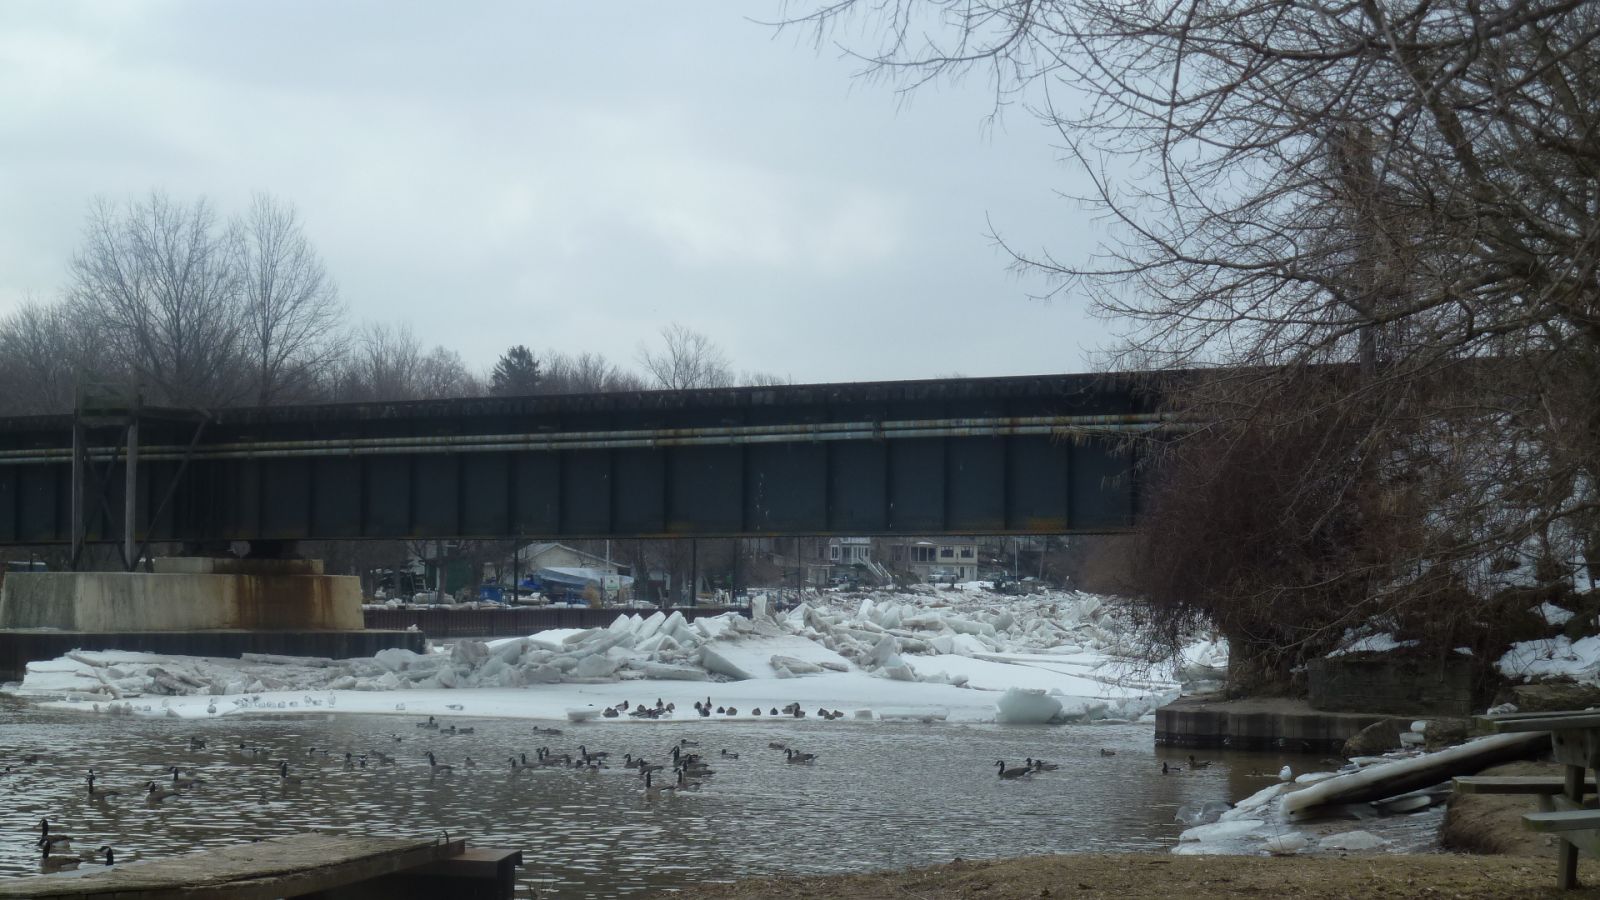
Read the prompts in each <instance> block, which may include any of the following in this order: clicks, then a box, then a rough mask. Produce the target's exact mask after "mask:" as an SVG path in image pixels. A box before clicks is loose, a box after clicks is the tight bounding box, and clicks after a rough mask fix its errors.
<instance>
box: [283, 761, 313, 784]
mask: <svg viewBox="0 0 1600 900" xmlns="http://www.w3.org/2000/svg"><path fill="white" fill-rule="evenodd" d="M306 778H307V776H305V775H290V774H289V761H288V760H284V761H282V762H280V763H278V783H279V784H283V785H290V784H304V783H305V780H306Z"/></svg>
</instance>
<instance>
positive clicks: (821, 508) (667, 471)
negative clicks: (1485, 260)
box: [0, 375, 1170, 545]
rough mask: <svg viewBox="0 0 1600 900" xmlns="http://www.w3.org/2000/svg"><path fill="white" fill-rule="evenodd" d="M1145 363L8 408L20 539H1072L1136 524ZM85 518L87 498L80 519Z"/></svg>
mask: <svg viewBox="0 0 1600 900" xmlns="http://www.w3.org/2000/svg"><path fill="white" fill-rule="evenodd" d="M1156 401H1157V393H1156V391H1155V389H1153V388H1152V387H1151V386H1150V385H1148V384H1145V383H1142V382H1141V381H1140V380H1139V379H1138V378H1137V377H1135V376H1128V375H1042V376H1030V377H1022V378H974V379H944V380H935V381H910V382H877V383H857V384H833V385H828V384H821V385H781V386H776V387H759V388H756V387H748V388H729V389H720V390H699V391H649V392H635V393H624V394H591V395H568V396H533V397H492V398H470V399H461V400H443V401H419V402H407V403H361V404H327V405H314V406H300V407H266V408H256V409H223V410H214V411H211V412H210V413H208V414H206V415H207V418H206V421H205V423H204V425H203V426H199V427H197V425H196V419H195V418H194V417H192V416H191V417H190V418H189V419H188V420H185V419H183V418H180V417H164V416H161V415H157V414H152V415H151V417H150V418H143V417H141V418H140V420H139V435H138V437H139V452H138V465H137V467H136V476H135V484H134V489H133V490H132V491H131V492H130V491H127V490H126V485H125V481H126V477H127V475H126V468H127V466H126V462H125V454H123V452H122V451H121V450H119V449H118V448H119V446H120V443H119V442H120V441H121V440H122V432H121V430H120V426H119V424H118V422H117V421H115V420H114V419H105V418H102V419H96V420H90V424H91V425H92V426H93V427H87V426H86V428H87V430H85V431H83V432H82V436H83V445H84V446H87V447H89V448H91V449H90V457H91V459H92V464H91V465H88V466H85V467H83V472H84V474H83V475H82V483H81V485H80V486H79V487H78V488H77V489H76V491H75V489H74V487H73V470H74V466H73V464H72V459H73V449H72V448H73V428H74V426H73V419H72V418H71V417H69V416H41V417H29V418H15V419H0V545H4V544H44V543H70V542H72V536H73V531H74V524H73V523H74V522H75V521H77V522H81V525H80V526H79V527H78V531H79V533H80V534H81V535H82V537H83V539H85V540H88V541H106V542H111V541H117V540H119V539H120V537H121V531H122V523H123V506H124V502H125V500H124V498H125V497H127V496H133V497H134V498H135V500H134V504H135V507H136V513H135V520H136V521H135V528H134V531H135V534H136V535H137V536H138V538H140V539H150V540H161V541H167V540H178V541H185V540H186V541H229V540H258V539H261V540H308V539H310V540H341V539H361V538H374V539H407V538H508V537H525V538H584V537H592V538H601V537H604V538H613V537H618V538H627V537H734V536H772V535H826V534H840V535H874V534H879V535H894V534H899V535H931V534H1007V533H1011V534H1026V533H1032V534H1056V533H1066V532H1093V531H1121V530H1127V529H1129V528H1130V527H1131V526H1132V522H1133V517H1134V515H1135V512H1136V507H1137V499H1138V490H1137V484H1136V481H1137V476H1138V473H1137V469H1136V467H1135V465H1134V460H1133V459H1132V458H1131V457H1130V456H1129V455H1128V454H1127V453H1126V452H1124V448H1123V447H1122V441H1123V439H1124V438H1125V437H1127V436H1128V435H1130V434H1136V433H1142V432H1146V431H1151V430H1157V429H1162V428H1166V427H1170V423H1169V422H1167V420H1166V419H1165V418H1164V417H1163V416H1162V415H1161V414H1160V413H1159V412H1158V411H1157V410H1156V408H1155V404H1156ZM75 507H76V509H77V512H76V513H75V512H74V509H75Z"/></svg>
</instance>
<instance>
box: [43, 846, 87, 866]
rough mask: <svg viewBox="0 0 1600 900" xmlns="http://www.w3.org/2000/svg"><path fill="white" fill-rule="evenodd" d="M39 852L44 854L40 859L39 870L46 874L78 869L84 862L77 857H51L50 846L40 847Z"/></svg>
mask: <svg viewBox="0 0 1600 900" xmlns="http://www.w3.org/2000/svg"><path fill="white" fill-rule="evenodd" d="M39 851H40V853H41V854H43V855H42V856H40V857H39V868H41V869H43V870H44V871H46V872H65V871H66V870H68V869H76V868H77V867H78V864H79V863H81V862H83V860H81V859H78V858H77V857H75V856H51V855H50V845H49V844H45V845H43V846H42V847H40V848H39Z"/></svg>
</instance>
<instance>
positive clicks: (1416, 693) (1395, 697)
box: [1306, 653, 1482, 716]
mask: <svg viewBox="0 0 1600 900" xmlns="http://www.w3.org/2000/svg"><path fill="white" fill-rule="evenodd" d="M1473 676H1474V667H1473V664H1472V661H1471V660H1468V659H1466V658H1463V657H1456V658H1454V659H1418V658H1415V657H1407V656H1399V655H1396V654H1393V653H1384V654H1379V655H1376V656H1356V655H1351V656H1336V657H1334V658H1332V659H1314V660H1312V661H1311V662H1309V663H1307V664H1306V685H1307V687H1308V688H1309V693H1310V700H1311V706H1312V707H1313V708H1314V709H1319V710H1326V711H1329V712H1374V713H1390V714H1393V715H1401V716H1470V715H1472V713H1473V712H1474V711H1475V710H1476V709H1481V708H1482V707H1481V705H1480V704H1478V703H1475V702H1474V700H1475V698H1474V696H1473Z"/></svg>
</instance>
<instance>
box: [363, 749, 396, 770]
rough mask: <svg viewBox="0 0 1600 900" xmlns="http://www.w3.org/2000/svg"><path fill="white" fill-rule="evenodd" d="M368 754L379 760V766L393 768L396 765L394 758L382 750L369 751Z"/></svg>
mask: <svg viewBox="0 0 1600 900" xmlns="http://www.w3.org/2000/svg"><path fill="white" fill-rule="evenodd" d="M367 752H369V753H371V754H372V755H373V756H374V757H375V758H376V759H377V760H378V764H379V765H384V766H392V765H394V757H392V756H390V755H389V754H387V753H385V752H383V751H382V750H369V751H367Z"/></svg>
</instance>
